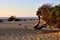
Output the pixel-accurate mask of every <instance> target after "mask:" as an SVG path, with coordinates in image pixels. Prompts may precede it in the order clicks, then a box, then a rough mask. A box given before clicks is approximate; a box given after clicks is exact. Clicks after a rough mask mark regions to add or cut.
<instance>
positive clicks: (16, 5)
mask: <svg viewBox="0 0 60 40" xmlns="http://www.w3.org/2000/svg"><path fill="white" fill-rule="evenodd" d="M59 2H60V0H49V1H48V0H0V17H8V16H18V17H36V10H37V8H38V7H39V6H41V5H42V4H45V3H51V4H52V5H53V4H59Z"/></svg>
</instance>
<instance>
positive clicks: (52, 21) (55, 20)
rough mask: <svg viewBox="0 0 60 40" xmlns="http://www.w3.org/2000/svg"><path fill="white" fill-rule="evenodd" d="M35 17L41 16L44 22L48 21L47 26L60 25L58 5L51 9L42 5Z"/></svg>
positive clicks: (59, 7)
mask: <svg viewBox="0 0 60 40" xmlns="http://www.w3.org/2000/svg"><path fill="white" fill-rule="evenodd" d="M39 14H40V15H39ZM37 15H38V16H42V19H43V20H45V21H46V20H48V23H49V25H57V26H59V25H60V6H59V5H55V6H54V7H53V6H50V5H47V4H44V5H43V6H41V7H39V8H38V11H37ZM46 22H47V21H46Z"/></svg>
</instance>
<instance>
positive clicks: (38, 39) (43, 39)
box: [0, 20, 60, 40]
mask: <svg viewBox="0 0 60 40" xmlns="http://www.w3.org/2000/svg"><path fill="white" fill-rule="evenodd" d="M36 23H37V20H32V21H31V20H27V21H19V22H3V23H0V40H60V30H55V31H53V30H47V29H46V30H43V29H42V30H34V29H33V27H34V25H35V24H36Z"/></svg>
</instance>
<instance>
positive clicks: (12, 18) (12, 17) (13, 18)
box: [8, 16, 20, 21]
mask: <svg viewBox="0 0 60 40" xmlns="http://www.w3.org/2000/svg"><path fill="white" fill-rule="evenodd" d="M8 21H20V19H17V18H16V17H15V16H11V17H10V18H9V19H8Z"/></svg>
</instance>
